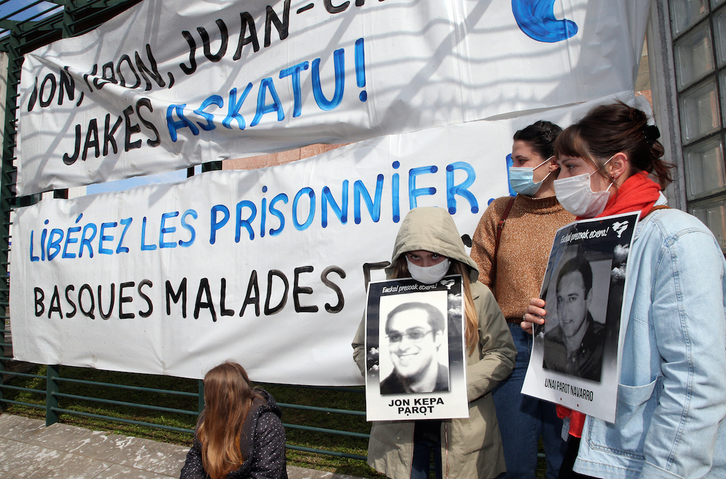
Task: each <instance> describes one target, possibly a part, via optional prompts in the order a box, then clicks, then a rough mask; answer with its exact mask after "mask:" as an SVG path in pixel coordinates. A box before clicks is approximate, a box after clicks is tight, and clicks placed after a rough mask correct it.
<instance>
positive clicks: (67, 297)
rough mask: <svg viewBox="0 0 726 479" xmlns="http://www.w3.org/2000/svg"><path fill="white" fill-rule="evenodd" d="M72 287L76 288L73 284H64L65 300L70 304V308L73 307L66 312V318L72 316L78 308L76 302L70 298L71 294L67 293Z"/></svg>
mask: <svg viewBox="0 0 726 479" xmlns="http://www.w3.org/2000/svg"><path fill="white" fill-rule="evenodd" d="M74 289H76V287H75V286H73V285H72V284H69V285H68V286H66V302H67V303H68V304H70V305H71V308H73V310H72V311H71V312H70V313H67V314H66V318H72V317H73V316H75V315H76V312H78V308H76V303H74V302H73V300H72V299H71V296H70V294H69V293H70V292H71V291H73V290H74Z"/></svg>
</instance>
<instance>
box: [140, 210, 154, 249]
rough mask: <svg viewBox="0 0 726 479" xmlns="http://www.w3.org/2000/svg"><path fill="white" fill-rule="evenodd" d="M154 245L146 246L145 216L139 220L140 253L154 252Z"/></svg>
mask: <svg viewBox="0 0 726 479" xmlns="http://www.w3.org/2000/svg"><path fill="white" fill-rule="evenodd" d="M155 249H156V245H155V244H146V216H144V219H143V220H141V251H154V250H155Z"/></svg>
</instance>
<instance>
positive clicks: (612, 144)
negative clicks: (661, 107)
mask: <svg viewBox="0 0 726 479" xmlns="http://www.w3.org/2000/svg"><path fill="white" fill-rule="evenodd" d="M659 136H660V133H659V132H658V129H657V128H656V127H655V126H653V125H648V116H647V115H646V114H645V113H644V112H643V111H641V110H638V109H637V108H633V107H632V106H628V105H626V104H625V103H623V102H620V101H618V102H615V103H612V104H609V105H599V106H596V107H595V108H593V109H592V110H590V111H589V112H588V113H587V115H585V116H584V117H583V118H582V119H581V120H580V121H578V122H577V123H575V124H573V125H570V126H568V127H567V128H565V130H564V131H563V132H562V133H560V135H559V136H558V137H557V139H556V140H555V154H556V155H557V156H572V157H576V158H582V159H584V160H587V161H589V162H590V163H592V165H593V166H595V168H597V169H598V174H600V175H602V176H605V174H604V173H603V172H602V170H601V169H600V168H601V167H602V166H603V165H604V163H605V161H607V159H608V158H611V157H612V156H613V155H615V154H617V153H620V152H622V153H625V154H626V155H627V157H628V161H629V162H630V165H631V169H632V170H633V171H631V172H630V174H634V173H637V172H639V171H646V172H648V173H650V174H652V175H653V176H655V177H656V179H657V181H658V183H659V184H660V186H661V189H665V187H666V186H668V185H669V184H670V183H671V181H673V178H672V177H671V171H670V170H671V169H672V168H674V167H675V165H672V164H670V163H666V162H665V161H663V159H662V157H663V153H664V151H665V150H664V148H663V145H662V144H661V143H660V142H659V141H658V137H659ZM608 179H612V178H608Z"/></svg>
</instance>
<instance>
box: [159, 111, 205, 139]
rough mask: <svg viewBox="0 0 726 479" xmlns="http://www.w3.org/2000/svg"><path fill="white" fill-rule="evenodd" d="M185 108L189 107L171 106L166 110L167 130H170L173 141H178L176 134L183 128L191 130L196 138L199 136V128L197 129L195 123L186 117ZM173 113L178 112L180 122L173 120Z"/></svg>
mask: <svg viewBox="0 0 726 479" xmlns="http://www.w3.org/2000/svg"><path fill="white" fill-rule="evenodd" d="M185 106H187V105H186V104H184V105H169V107H168V108H167V109H166V126H167V128H169V135H170V136H171V141H176V138H177V136H176V132H177V130H180V129H182V128H189V129H190V130H191V132H192V134H193V135H194V136H197V135H198V134H199V128H197V127H196V126H195V125H194V123H192V122H191V121H189V119H187V117H186V116H184V107H185ZM173 112H176V116H178V117H179V120H178V121H174V120H173V115H172V113H173Z"/></svg>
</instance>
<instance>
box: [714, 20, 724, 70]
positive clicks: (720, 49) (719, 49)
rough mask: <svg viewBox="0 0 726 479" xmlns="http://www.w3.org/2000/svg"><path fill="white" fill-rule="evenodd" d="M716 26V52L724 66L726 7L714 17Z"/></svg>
mask: <svg viewBox="0 0 726 479" xmlns="http://www.w3.org/2000/svg"><path fill="white" fill-rule="evenodd" d="M713 24H714V28H716V54H717V56H718V64H719V66H722V65H723V64H724V63H726V8H722V9H721V11H720V12H718V13H717V14H716V15H715V16H714V18H713Z"/></svg>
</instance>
